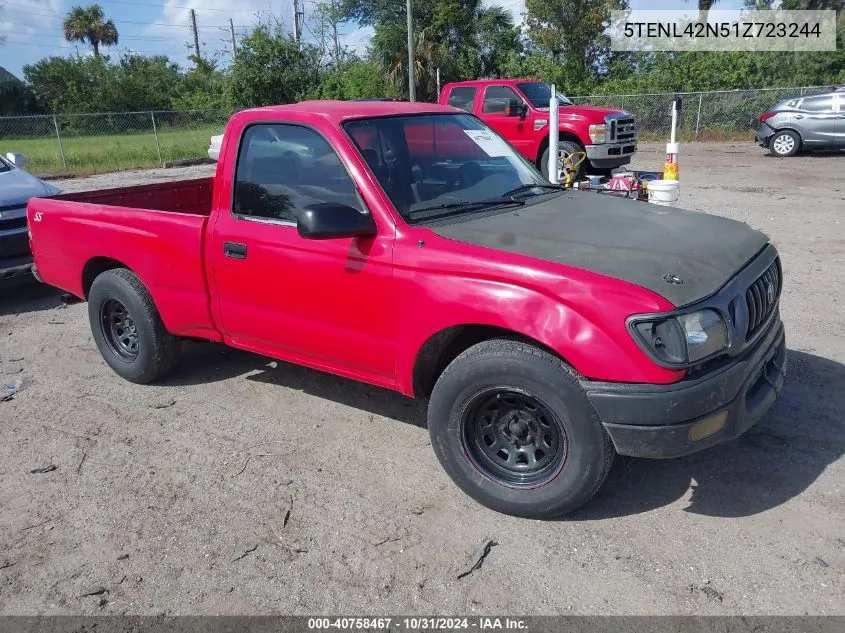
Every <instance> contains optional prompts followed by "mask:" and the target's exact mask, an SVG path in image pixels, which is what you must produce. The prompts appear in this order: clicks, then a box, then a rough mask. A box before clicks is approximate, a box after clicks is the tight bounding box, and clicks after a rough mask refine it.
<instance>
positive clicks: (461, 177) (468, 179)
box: [452, 162, 484, 191]
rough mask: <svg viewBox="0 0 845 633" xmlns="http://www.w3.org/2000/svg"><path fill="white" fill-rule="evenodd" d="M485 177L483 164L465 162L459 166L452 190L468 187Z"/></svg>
mask: <svg viewBox="0 0 845 633" xmlns="http://www.w3.org/2000/svg"><path fill="white" fill-rule="evenodd" d="M483 177H484V172H483V171H482V170H481V165H479V164H478V163H476V162H469V163H464V164H463V165H461V166H460V167H459V168H458V173H457V174H456V176H455V179H454V180H453V181H452V190H453V191H454V190H455V189H467V188H469V187H472V186H473V185H475V184H478V183H479V182H480V181H481V179H482V178H483Z"/></svg>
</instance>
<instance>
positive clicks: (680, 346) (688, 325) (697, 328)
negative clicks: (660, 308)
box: [633, 310, 728, 366]
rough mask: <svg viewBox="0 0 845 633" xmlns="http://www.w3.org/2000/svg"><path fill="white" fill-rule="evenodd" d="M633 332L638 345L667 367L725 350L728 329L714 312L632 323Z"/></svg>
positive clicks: (696, 360) (686, 363)
mask: <svg viewBox="0 0 845 633" xmlns="http://www.w3.org/2000/svg"><path fill="white" fill-rule="evenodd" d="M633 330H634V332H635V334H636V338H637V339H638V341H639V343H640V345H641V346H643V347H645V349H646V351H647V352H649V353H650V354H651V355H652V356H655V357H656V358H657V359H658V360H660V361H662V362H663V363H664V364H667V365H675V366H680V365H693V364H695V363H697V362H699V361H701V360H703V359H705V358H708V357H710V356H712V355H714V354H717V353H719V352H720V351H722V350H724V349H726V348H727V347H728V328H727V326H726V325H725V321H724V320H723V319H722V317H721V316H719V313H718V312H715V311H714V310H700V311H698V312H692V313H690V314H682V315H679V316H675V317H668V318H661V319H656V320H655V319H643V320H636V321H634V323H633Z"/></svg>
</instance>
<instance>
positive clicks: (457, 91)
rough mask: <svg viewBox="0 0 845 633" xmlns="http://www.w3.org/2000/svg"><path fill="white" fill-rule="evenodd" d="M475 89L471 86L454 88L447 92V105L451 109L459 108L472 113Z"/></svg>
mask: <svg viewBox="0 0 845 633" xmlns="http://www.w3.org/2000/svg"><path fill="white" fill-rule="evenodd" d="M476 92H477V89H476V88H473V87H472V86H455V87H454V88H452V90H451V91H450V92H449V101H448V103H449V105H450V106H452V107H453V108H460V109H461V110H465V111H466V112H472V108H473V104H474V103H475V95H476Z"/></svg>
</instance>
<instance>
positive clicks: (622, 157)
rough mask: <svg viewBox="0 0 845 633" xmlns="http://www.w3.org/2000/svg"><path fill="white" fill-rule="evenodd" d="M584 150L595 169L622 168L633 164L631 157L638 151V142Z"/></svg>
mask: <svg viewBox="0 0 845 633" xmlns="http://www.w3.org/2000/svg"><path fill="white" fill-rule="evenodd" d="M584 150H585V151H586V153H587V160H589V161H590V164H591V165H592V166H593V167H597V168H613V167H621V166H622V165H627V164H628V163H630V162H631V157H632V156H633V155H634V152H636V151H637V142H636V141H625V142H624V143H602V144H601V145H587V146H586V147H585V148H584Z"/></svg>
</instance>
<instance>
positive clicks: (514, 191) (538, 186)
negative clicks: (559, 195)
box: [502, 183, 566, 198]
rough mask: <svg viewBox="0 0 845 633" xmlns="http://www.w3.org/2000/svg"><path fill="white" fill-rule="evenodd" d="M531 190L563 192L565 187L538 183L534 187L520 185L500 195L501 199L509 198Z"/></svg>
mask: <svg viewBox="0 0 845 633" xmlns="http://www.w3.org/2000/svg"><path fill="white" fill-rule="evenodd" d="M532 189H554V190H555V191H565V190H566V189H565V187H563V186H561V185H553V184H552V183H548V184H545V183H540V184H535V185H520V186H519V187H517V188H516V189H511V190H510V191H506V192H505V193H503V194H502V197H503V198H510V197H512V196H515V195H517V194H520V193H522V192H523V191H531V190H532Z"/></svg>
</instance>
